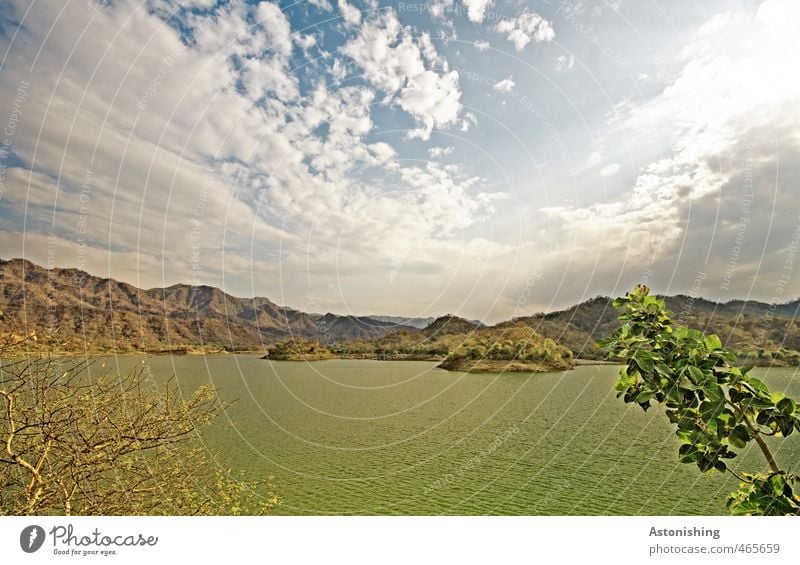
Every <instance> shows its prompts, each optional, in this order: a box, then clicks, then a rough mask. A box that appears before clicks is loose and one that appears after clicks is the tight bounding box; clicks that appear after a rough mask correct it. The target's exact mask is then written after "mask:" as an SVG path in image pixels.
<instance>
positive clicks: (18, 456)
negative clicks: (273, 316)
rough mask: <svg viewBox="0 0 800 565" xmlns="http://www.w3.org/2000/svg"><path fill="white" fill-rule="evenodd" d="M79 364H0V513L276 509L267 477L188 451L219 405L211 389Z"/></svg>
mask: <svg viewBox="0 0 800 565" xmlns="http://www.w3.org/2000/svg"><path fill="white" fill-rule="evenodd" d="M3 350H4V348H3V345H2V344H0V359H2V358H3ZM87 366H88V364H87V362H84V361H75V360H64V359H55V358H50V357H46V356H40V357H28V358H24V359H17V360H6V361H3V363H2V366H0V442H1V446H0V449H1V450H2V451H0V514H5V515H27V514H63V515H72V514H103V515H115V514H123V515H131V514H151V515H152V514H264V513H267V512H268V511H269V510H270V509H271V508H272V507H273V506H275V504H277V503H278V499H277V497H276V496H275V494H274V493H273V492H272V489H271V486H270V484H269V479H268V480H267V481H264V482H262V483H259V484H256V483H250V482H246V481H243V480H242V479H241V477H239V476H238V475H237V474H235V473H232V472H230V471H223V470H221V469H219V468H218V466H217V465H216V464H214V463H213V461H212V460H211V458H210V457H209V455H208V453H207V451H206V450H205V449H202V448H200V447H197V446H196V445H195V443H196V439H197V433H198V431H199V430H200V429H201V428H203V427H204V426H206V425H209V424H211V422H212V420H213V419H214V417H215V416H216V415H217V414H218V413H219V412H220V411H221V410H223V409H224V408H225V404H224V403H222V402H220V400H219V399H218V397H217V394H216V391H215V390H213V389H212V388H210V387H202V388H200V389H198V390H197V391H195V392H194V393H193V394H191V395H190V396H189V397H188V398H183V397H182V395H181V391H180V389H179V388H178V386H177V384H176V383H175V382H174V381H168V382H167V383H166V384H161V385H159V384H157V382H156V381H155V379H153V378H152V376H151V375H149V373H147V372H146V371H145V370H144V369H142V370H139V371H136V372H133V373H132V374H129V375H128V376H124V377H116V376H113V377H109V376H106V375H103V376H100V377H97V378H92V377H91V376H90V375H89V372H88V371H87Z"/></svg>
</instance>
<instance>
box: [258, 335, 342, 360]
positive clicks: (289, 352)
mask: <svg viewBox="0 0 800 565" xmlns="http://www.w3.org/2000/svg"><path fill="white" fill-rule="evenodd" d="M265 358H266V359H273V360H277V361H286V360H290V361H312V360H316V359H331V358H333V354H332V353H331V352H330V350H329V349H328V348H327V347H325V346H324V345H322V344H320V343H319V342H318V341H308V340H305V339H300V338H294V339H288V340H286V341H282V342H280V343H276V344H275V345H271V346H269V347H268V348H267V354H266V356H265Z"/></svg>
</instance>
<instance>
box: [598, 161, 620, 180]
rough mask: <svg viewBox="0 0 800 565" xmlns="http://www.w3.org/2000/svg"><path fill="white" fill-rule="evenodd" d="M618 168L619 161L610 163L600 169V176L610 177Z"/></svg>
mask: <svg viewBox="0 0 800 565" xmlns="http://www.w3.org/2000/svg"><path fill="white" fill-rule="evenodd" d="M619 169H620V166H619V163H611V164H609V165H606V166H605V167H603V168H602V169H600V176H601V177H610V176H612V175H614V174H616V173H617V172H618V171H619Z"/></svg>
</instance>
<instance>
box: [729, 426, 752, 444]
mask: <svg viewBox="0 0 800 565" xmlns="http://www.w3.org/2000/svg"><path fill="white" fill-rule="evenodd" d="M750 439H751V438H750V432H749V431H748V430H747V427H745V426H743V425H742V424H739V425H738V426H736V427H735V428H733V429H732V430H731V433H730V435H729V436H728V441H729V442H730V444H731V445H732V446H734V447H738V448H739V449H742V448H744V447H746V446H747V442H749V441H750Z"/></svg>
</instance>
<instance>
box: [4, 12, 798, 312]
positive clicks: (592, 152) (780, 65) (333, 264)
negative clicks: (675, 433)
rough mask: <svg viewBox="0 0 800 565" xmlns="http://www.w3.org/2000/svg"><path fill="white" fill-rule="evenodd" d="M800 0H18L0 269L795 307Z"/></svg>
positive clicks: (419, 300)
mask: <svg viewBox="0 0 800 565" xmlns="http://www.w3.org/2000/svg"><path fill="white" fill-rule="evenodd" d="M797 29H800V2H796V1H794V0H763V1H760V2H759V1H755V0H753V1H749V0H736V1H733V0H704V1H702V2H700V1H695V2H692V1H689V0H684V1H681V2H674V1H666V0H662V1H660V2H659V1H633V0H617V1H602V0H600V1H596V2H580V1H573V2H559V1H557V0H550V1H547V0H541V1H519V0H509V1H504V0H436V1H434V2H431V3H417V2H392V3H388V2H382V1H379V0H303V1H297V2H278V1H275V0H266V1H261V2H256V1H252V2H248V1H244V0H229V1H216V2H215V1H214V0H185V1H180V0H142V1H134V0H132V1H128V0H119V1H118V0H75V1H65V2H63V3H62V2H47V1H42V0H33V1H31V0H20V1H17V0H5V1H3V2H0V126H1V127H2V128H3V129H2V132H0V257H2V258H6V259H9V258H12V257H25V258H27V259H30V260H32V261H34V262H36V263H39V264H41V265H45V266H48V267H77V268H81V269H83V270H86V271H88V272H90V273H91V274H94V275H97V276H103V277H113V278H115V279H118V280H123V281H126V282H129V283H131V284H134V285H136V286H139V287H143V288H152V287H161V286H169V285H172V284H176V283H190V284H208V285H213V286H218V287H220V288H222V289H223V290H225V291H226V292H228V293H230V294H233V295H236V296H246V297H249V296H266V297H269V298H270V299H271V300H273V301H275V302H277V303H279V304H284V305H288V306H291V307H293V308H297V309H301V310H305V311H311V312H329V311H330V312H335V313H339V314H356V315H363V314H370V313H372V314H384V315H402V316H437V315H441V314H444V313H455V314H458V315H461V316H465V317H468V318H470V319H481V320H484V321H487V322H494V321H499V320H503V319H508V318H511V317H514V316H521V315H526V314H531V313H534V312H539V311H549V310H554V309H559V308H563V307H566V306H569V305H571V304H574V303H577V302H580V301H582V300H585V299H587V298H591V297H594V296H597V295H620V294H624V293H625V292H626V291H627V290H629V289H630V288H631V287H632V286H633V285H635V284H636V283H638V282H646V283H647V284H649V285H650V286H651V287H652V288H653V289H654V290H655V291H657V292H660V293H666V294H678V293H683V294H688V295H691V296H703V297H706V298H710V299H716V300H723V301H724V300H731V299H734V298H747V299H758V300H763V301H766V302H786V301H788V300H790V299H794V298H797V297H798V296H800V277H798V273H797V272H796V271H797V269H798V268H800V259H798V257H797V255H796V254H797V249H798V245H800V199H798V197H797V196H798V194H800V187H799V186H798V180H800V158H798V157H800V155H799V154H800V127H798V126H800V104H798V102H800V74H798V73H797V69H798V68H800V61H798V59H800V50H798V49H797V45H796V37H795V36H796V31H797Z"/></svg>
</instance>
